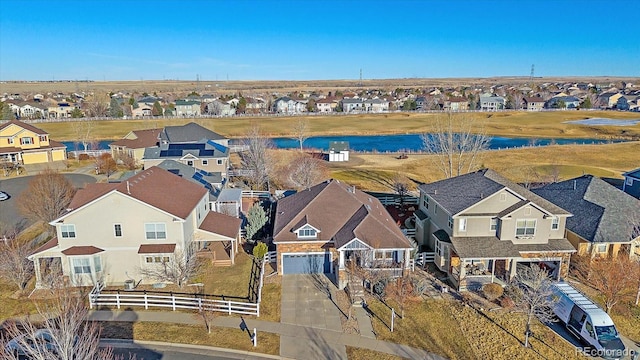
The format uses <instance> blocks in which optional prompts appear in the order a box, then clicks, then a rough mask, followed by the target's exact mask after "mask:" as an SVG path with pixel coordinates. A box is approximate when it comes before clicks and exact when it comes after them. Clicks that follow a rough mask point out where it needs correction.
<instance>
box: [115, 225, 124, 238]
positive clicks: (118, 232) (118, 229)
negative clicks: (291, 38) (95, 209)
mask: <svg viewBox="0 0 640 360" xmlns="http://www.w3.org/2000/svg"><path fill="white" fill-rule="evenodd" d="M113 233H114V235H115V236H116V237H122V225H120V224H115V225H113Z"/></svg>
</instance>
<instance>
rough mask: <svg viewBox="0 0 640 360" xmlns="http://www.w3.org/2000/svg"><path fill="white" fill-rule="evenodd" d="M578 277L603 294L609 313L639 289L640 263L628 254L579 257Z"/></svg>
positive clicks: (576, 267) (575, 265)
mask: <svg viewBox="0 0 640 360" xmlns="http://www.w3.org/2000/svg"><path fill="white" fill-rule="evenodd" d="M574 267H575V270H576V271H575V274H576V275H577V277H578V278H579V279H580V280H581V281H583V282H585V283H587V284H589V285H590V286H592V287H593V288H595V289H596V290H598V291H599V292H600V294H601V295H602V298H603V301H604V306H605V310H606V311H607V313H609V312H610V311H611V309H612V308H613V307H614V306H616V305H617V304H618V303H620V302H621V301H624V300H631V299H632V298H633V296H634V295H636V291H637V289H638V285H639V284H638V280H639V279H640V263H639V262H637V261H634V260H632V259H630V258H629V257H628V256H627V255H626V254H625V255H623V254H618V256H617V257H612V256H607V257H602V258H591V257H589V256H586V257H585V256H582V257H578V259H576V261H575V262H574Z"/></svg>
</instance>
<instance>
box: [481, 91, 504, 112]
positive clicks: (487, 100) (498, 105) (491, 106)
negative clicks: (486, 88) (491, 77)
mask: <svg viewBox="0 0 640 360" xmlns="http://www.w3.org/2000/svg"><path fill="white" fill-rule="evenodd" d="M505 104H506V101H505V99H504V97H502V96H497V95H493V94H489V93H486V94H482V95H480V110H482V111H498V110H504V108H505Z"/></svg>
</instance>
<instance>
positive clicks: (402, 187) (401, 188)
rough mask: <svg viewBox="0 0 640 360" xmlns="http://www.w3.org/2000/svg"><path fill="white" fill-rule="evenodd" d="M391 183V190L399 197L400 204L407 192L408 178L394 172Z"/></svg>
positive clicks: (409, 183) (402, 202)
mask: <svg viewBox="0 0 640 360" xmlns="http://www.w3.org/2000/svg"><path fill="white" fill-rule="evenodd" d="M391 184H392V186H393V191H395V193H396V194H398V196H399V197H400V205H404V198H405V197H406V196H407V194H409V187H410V185H411V182H410V180H409V179H408V178H407V177H406V176H404V175H402V174H400V173H396V174H395V175H394V176H393V179H392V183H391Z"/></svg>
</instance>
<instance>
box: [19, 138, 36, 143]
mask: <svg viewBox="0 0 640 360" xmlns="http://www.w3.org/2000/svg"><path fill="white" fill-rule="evenodd" d="M31 144H33V138H32V137H23V138H20V145H31Z"/></svg>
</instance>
